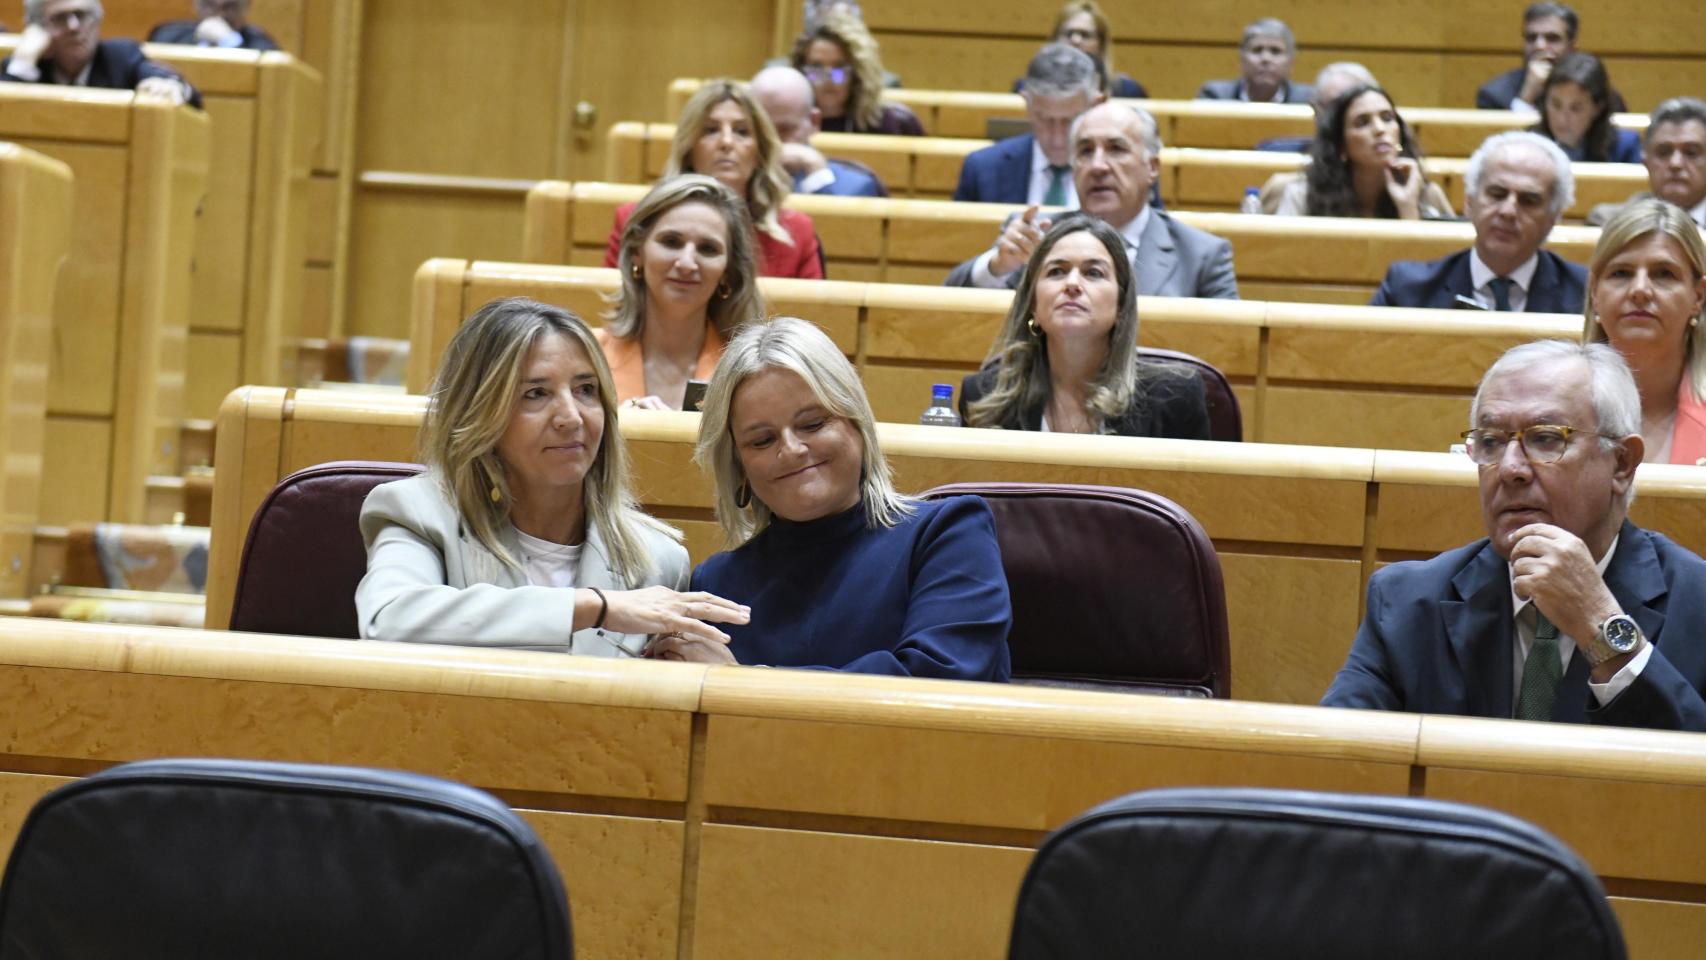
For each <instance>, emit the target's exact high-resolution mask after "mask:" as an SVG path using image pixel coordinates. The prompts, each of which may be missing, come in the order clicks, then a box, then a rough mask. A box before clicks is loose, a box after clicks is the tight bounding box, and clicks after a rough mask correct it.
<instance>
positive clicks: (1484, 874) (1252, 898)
mask: <svg viewBox="0 0 1706 960" xmlns="http://www.w3.org/2000/svg"><path fill="white" fill-rule="evenodd" d="M1227 904H1237V905H1238V908H1237V909H1236V910H1227V909H1226V905H1227ZM1134 943H1141V944H1143V949H1144V950H1145V951H1148V952H1152V953H1153V954H1154V955H1156V956H1166V957H1182V956H1189V957H1197V958H1201V960H1242V958H1245V957H1251V956H1288V957H1374V956H1417V957H1449V956H1497V957H1508V958H1512V960H1515V958H1530V960H1624V958H1625V957H1626V956H1627V954H1626V953H1625V951H1624V944H1623V935H1622V933H1621V932H1620V931H1619V930H1618V927H1617V920H1616V918H1615V917H1613V916H1612V912H1611V909H1610V907H1609V905H1608V904H1607V903H1606V899H1605V891H1604V890H1603V889H1602V888H1601V887H1600V885H1599V881H1598V880H1597V879H1595V878H1594V875H1593V872H1592V871H1591V870H1590V869H1589V868H1588V866H1587V864H1585V863H1583V862H1582V860H1581V858H1580V857H1578V856H1576V854H1575V853H1574V852H1573V851H1571V850H1570V849H1569V848H1568V847H1566V846H1564V845H1563V844H1562V843H1559V842H1558V840H1557V839H1556V838H1554V837H1552V836H1550V835H1548V834H1547V833H1546V832H1545V831H1544V830H1540V829H1537V828H1535V827H1534V826H1533V825H1532V824H1528V823H1524V822H1522V821H1521V820H1518V819H1515V818H1513V817H1510V816H1507V815H1505V814H1501V813H1496V812H1494V811H1491V810H1485V809H1481V808H1479V807H1472V806H1468V805H1464V804H1456V803H1443V802H1441V801H1438V800H1427V799H1421V798H1416V797H1381V796H1347V795H1344V794H1334V793H1321V792H1318V791H1312V790H1263V789H1251V788H1241V789H1240V788H1219V789H1216V788H1200V787H1199V788H1189V787H1186V788H1174V789H1167V790H1148V791H1144V792H1142V793H1135V794H1132V795H1130V796H1127V797H1121V798H1119V799H1117V800H1111V801H1109V802H1107V803H1104V804H1101V805H1100V806H1097V807H1095V808H1093V809H1091V810H1089V811H1088V812H1086V813H1084V814H1082V815H1080V816H1079V817H1077V818H1076V819H1074V820H1073V821H1072V822H1070V823H1068V824H1066V825H1065V826H1063V827H1061V828H1060V829H1059V830H1056V831H1055V832H1054V833H1052V834H1050V835H1049V837H1048V839H1047V840H1044V841H1043V843H1042V845H1041V846H1040V847H1039V848H1038V849H1037V854H1036V857H1035V858H1034V859H1033V860H1032V861H1031V866H1030V869H1029V870H1027V871H1026V873H1025V882H1024V885H1023V886H1022V887H1021V888H1020V891H1019V903H1018V906H1017V908H1016V909H1015V911H1014V918H1013V939H1012V944H1011V947H1010V948H1009V950H1008V954H1007V956H1008V958H1009V960H1065V958H1068V957H1112V956H1119V955H1121V954H1124V953H1126V952H1127V951H1128V950H1129V949H1130V946H1131V945H1132V944H1134Z"/></svg>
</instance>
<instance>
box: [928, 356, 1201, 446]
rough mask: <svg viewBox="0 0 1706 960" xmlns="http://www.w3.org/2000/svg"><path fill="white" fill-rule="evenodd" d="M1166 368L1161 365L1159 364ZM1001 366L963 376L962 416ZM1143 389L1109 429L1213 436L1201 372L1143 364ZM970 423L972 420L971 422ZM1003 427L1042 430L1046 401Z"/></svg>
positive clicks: (1198, 437) (1130, 434)
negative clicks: (1210, 431)
mask: <svg viewBox="0 0 1706 960" xmlns="http://www.w3.org/2000/svg"><path fill="white" fill-rule="evenodd" d="M1163 366H1164V367H1166V369H1165V370H1158V369H1157V368H1159V367H1163ZM995 371H996V368H995V367H993V366H991V367H984V368H983V369H982V370H979V371H978V372H976V373H974V374H971V375H970V376H968V377H966V378H965V379H964V380H961V381H960V419H961V420H967V417H966V410H967V409H968V408H969V407H970V406H971V405H972V404H973V403H974V402H976V401H978V400H980V399H982V398H983V397H984V395H985V394H987V393H989V391H991V390H993V389H995ZM1137 383H1138V393H1137V394H1136V395H1135V396H1134V397H1133V398H1132V403H1131V406H1129V407H1127V408H1126V412H1125V413H1124V414H1123V415H1122V416H1120V417H1119V418H1117V419H1115V420H1114V421H1113V422H1112V423H1109V424H1108V425H1107V426H1108V433H1110V434H1112V435H1114V436H1117V437H1169V438H1172V439H1174V440H1207V439H1209V431H1208V401H1207V400H1206V399H1205V398H1204V395H1203V386H1202V380H1200V379H1198V377H1197V375H1196V371H1194V370H1191V369H1190V368H1188V367H1181V366H1178V365H1176V364H1159V363H1156V364H1150V363H1145V364H1143V365H1142V366H1141V367H1140V376H1139V377H1138V381H1137ZM968 422H969V421H968ZM999 426H1000V427H1001V429H1003V430H1041V429H1042V428H1043V407H1042V405H1041V404H1039V405H1037V406H1034V407H1032V408H1031V409H1029V410H1025V411H1023V412H1022V413H1020V414H1019V415H1018V416H1015V417H1013V418H1011V419H1010V420H1008V421H1007V422H1005V423H1002V424H999Z"/></svg>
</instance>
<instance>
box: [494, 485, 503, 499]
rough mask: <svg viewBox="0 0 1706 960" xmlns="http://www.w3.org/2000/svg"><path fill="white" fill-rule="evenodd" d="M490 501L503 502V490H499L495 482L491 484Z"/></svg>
mask: <svg viewBox="0 0 1706 960" xmlns="http://www.w3.org/2000/svg"><path fill="white" fill-rule="evenodd" d="M492 502H493V503H503V502H504V495H503V491H502V490H499V489H498V485H497V484H495V483H494V484H492Z"/></svg>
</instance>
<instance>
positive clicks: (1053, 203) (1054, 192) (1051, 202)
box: [1043, 164, 1072, 207]
mask: <svg viewBox="0 0 1706 960" xmlns="http://www.w3.org/2000/svg"><path fill="white" fill-rule="evenodd" d="M1071 172H1072V168H1071V167H1057V166H1055V165H1054V164H1049V168H1048V191H1047V192H1046V193H1044V194H1043V206H1045V207H1064V206H1066V176H1067V174H1069V173H1071Z"/></svg>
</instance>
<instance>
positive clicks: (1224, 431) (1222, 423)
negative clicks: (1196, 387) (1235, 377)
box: [1137, 347, 1244, 442]
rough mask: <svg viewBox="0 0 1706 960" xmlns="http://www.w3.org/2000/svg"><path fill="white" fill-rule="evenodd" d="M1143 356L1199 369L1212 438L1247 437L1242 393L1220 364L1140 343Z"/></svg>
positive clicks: (1154, 361) (1228, 439)
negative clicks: (1222, 371)
mask: <svg viewBox="0 0 1706 960" xmlns="http://www.w3.org/2000/svg"><path fill="white" fill-rule="evenodd" d="M1137 355H1138V358H1139V359H1142V360H1148V361H1150V362H1152V363H1179V364H1184V365H1185V366H1187V367H1190V368H1191V369H1192V370H1195V371H1196V372H1197V377H1198V379H1200V380H1202V390H1203V399H1205V400H1207V401H1208V438H1209V439H1210V440H1227V441H1232V442H1237V441H1239V440H1243V439H1244V415H1243V413H1242V412H1241V411H1240V410H1239V408H1238V395H1237V394H1235V393H1233V392H1232V384H1231V383H1228V382H1227V380H1226V374H1224V373H1221V372H1220V368H1219V367H1216V366H1215V365H1214V364H1212V363H1209V362H1208V361H1207V360H1204V359H1202V358H1200V357H1193V356H1191V355H1190V354H1188V353H1180V352H1179V351H1177V350H1163V349H1161V348H1160V347H1138V348H1137Z"/></svg>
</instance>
